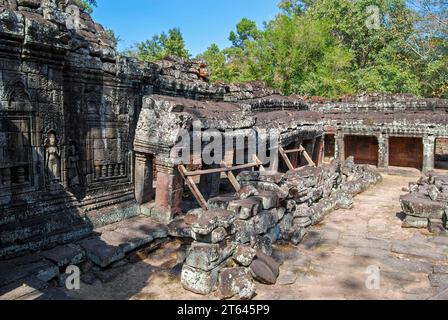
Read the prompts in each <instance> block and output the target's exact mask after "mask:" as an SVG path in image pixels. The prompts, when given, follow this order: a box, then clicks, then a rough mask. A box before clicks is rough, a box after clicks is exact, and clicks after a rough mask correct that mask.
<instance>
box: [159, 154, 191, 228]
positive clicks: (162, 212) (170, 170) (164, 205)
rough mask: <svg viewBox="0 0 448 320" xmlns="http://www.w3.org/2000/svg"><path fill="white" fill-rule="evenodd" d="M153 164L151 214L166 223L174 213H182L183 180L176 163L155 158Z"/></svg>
mask: <svg viewBox="0 0 448 320" xmlns="http://www.w3.org/2000/svg"><path fill="white" fill-rule="evenodd" d="M155 166H156V171H157V182H156V205H155V208H154V210H153V212H152V216H155V217H157V218H159V219H160V220H161V221H164V222H167V223H168V222H169V221H171V220H172V219H173V218H174V216H175V215H180V214H182V209H181V204H182V195H183V189H184V181H183V179H182V176H181V175H180V172H179V170H178V167H177V166H176V165H174V164H172V163H169V162H168V161H165V160H163V159H159V158H156V161H155Z"/></svg>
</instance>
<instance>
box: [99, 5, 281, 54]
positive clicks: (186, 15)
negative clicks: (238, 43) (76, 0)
mask: <svg viewBox="0 0 448 320" xmlns="http://www.w3.org/2000/svg"><path fill="white" fill-rule="evenodd" d="M279 1H280V0H126V1H124V0H98V1H97V2H98V7H97V8H95V10H94V13H93V18H94V19H95V21H96V22H98V23H101V24H102V25H104V26H105V27H108V28H110V29H113V30H115V32H116V33H117V35H118V36H120V38H121V39H122V41H121V42H120V43H119V49H120V50H122V49H125V48H129V47H130V46H132V45H133V44H134V43H136V42H140V41H144V40H146V39H149V38H151V37H152V36H153V35H154V34H158V33H161V32H163V31H165V32H166V31H168V29H170V28H172V27H179V28H180V29H181V31H182V34H183V36H184V38H185V42H186V45H187V48H188V50H189V51H190V53H191V54H192V55H193V56H195V55H197V54H198V53H201V52H203V51H205V50H206V49H207V47H208V46H209V45H210V44H211V43H213V42H215V43H217V44H218V45H219V46H220V48H221V49H222V48H224V47H227V46H229V45H230V43H229V41H228V39H227V38H228V36H229V33H230V31H231V30H234V29H235V25H236V24H237V23H238V21H240V20H241V19H242V18H243V17H247V18H249V19H251V20H255V21H256V22H257V24H258V26H259V27H262V23H263V21H269V20H270V19H272V18H273V17H274V16H275V14H276V13H277V12H278V9H277V3H278V2H279Z"/></svg>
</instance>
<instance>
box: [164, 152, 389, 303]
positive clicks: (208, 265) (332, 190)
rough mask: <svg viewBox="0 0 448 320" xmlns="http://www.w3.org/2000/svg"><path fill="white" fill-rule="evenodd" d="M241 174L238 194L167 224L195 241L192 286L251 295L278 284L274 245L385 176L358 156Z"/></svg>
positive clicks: (188, 269) (186, 272)
mask: <svg viewBox="0 0 448 320" xmlns="http://www.w3.org/2000/svg"><path fill="white" fill-rule="evenodd" d="M237 178H238V180H239V182H240V184H241V186H242V188H241V190H240V191H239V192H237V193H236V194H233V195H229V196H221V197H218V198H213V199H210V200H209V206H210V207H211V209H209V210H202V209H199V210H193V211H191V212H189V213H188V214H187V215H186V216H185V217H184V218H182V219H179V220H176V221H174V222H173V223H172V224H171V225H170V226H169V229H170V230H171V232H170V233H171V234H178V235H179V234H180V233H183V235H184V236H188V234H191V236H192V237H193V238H194V240H195V241H194V242H193V243H192V245H191V247H190V250H189V252H188V254H187V257H186V260H185V263H184V266H183V270H182V277H181V279H182V284H183V286H184V288H185V289H187V290H190V291H192V292H195V293H198V294H210V293H211V292H213V291H214V290H216V289H217V291H218V295H219V297H220V298H222V299H227V298H232V297H236V298H240V299H250V298H252V297H253V296H254V295H255V290H256V286H255V281H258V282H261V283H264V284H275V283H276V281H277V277H278V276H279V268H280V264H279V262H277V261H275V260H274V259H273V258H272V257H271V255H272V250H273V249H272V245H273V244H274V243H276V242H292V243H294V244H299V243H300V242H301V241H302V239H303V238H304V237H305V235H306V233H307V229H308V228H309V227H310V226H312V225H315V224H318V223H319V222H321V221H322V219H323V218H324V217H325V215H326V214H328V213H329V212H331V211H332V210H335V209H338V208H351V207H352V205H353V203H352V201H353V199H352V197H353V196H354V195H356V194H358V193H360V192H362V191H364V190H366V189H367V188H368V187H369V186H371V185H372V184H375V183H377V182H379V181H380V180H381V176H380V175H379V174H378V173H377V172H376V170H375V169H373V168H372V167H369V166H359V165H355V164H354V163H353V159H349V160H347V161H346V162H342V163H341V162H339V161H334V162H333V163H332V164H331V165H328V166H322V167H319V168H313V167H304V168H301V169H298V170H296V171H290V172H288V173H286V174H281V173H270V172H252V171H247V172H241V173H240V174H239V175H238V177H237ZM180 230H182V232H180Z"/></svg>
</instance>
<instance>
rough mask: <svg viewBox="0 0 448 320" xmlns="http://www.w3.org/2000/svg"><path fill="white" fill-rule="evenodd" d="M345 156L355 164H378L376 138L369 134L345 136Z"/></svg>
mask: <svg viewBox="0 0 448 320" xmlns="http://www.w3.org/2000/svg"><path fill="white" fill-rule="evenodd" d="M344 140H345V141H344V142H345V156H346V158H348V157H350V156H353V157H354V158H355V163H357V164H371V165H374V166H378V139H377V138H376V137H371V136H345V138H344Z"/></svg>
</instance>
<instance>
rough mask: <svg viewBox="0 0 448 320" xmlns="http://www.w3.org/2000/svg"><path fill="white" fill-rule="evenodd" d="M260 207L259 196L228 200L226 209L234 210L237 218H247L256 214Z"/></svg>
mask: <svg viewBox="0 0 448 320" xmlns="http://www.w3.org/2000/svg"><path fill="white" fill-rule="evenodd" d="M261 207H262V204H261V200H260V198H257V197H251V198H246V199H243V200H237V201H232V202H230V203H229V206H228V210H229V211H233V212H235V214H236V215H237V216H238V218H239V219H241V220H247V219H250V218H251V217H253V216H255V215H257V214H258V213H259V212H260V210H261Z"/></svg>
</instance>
